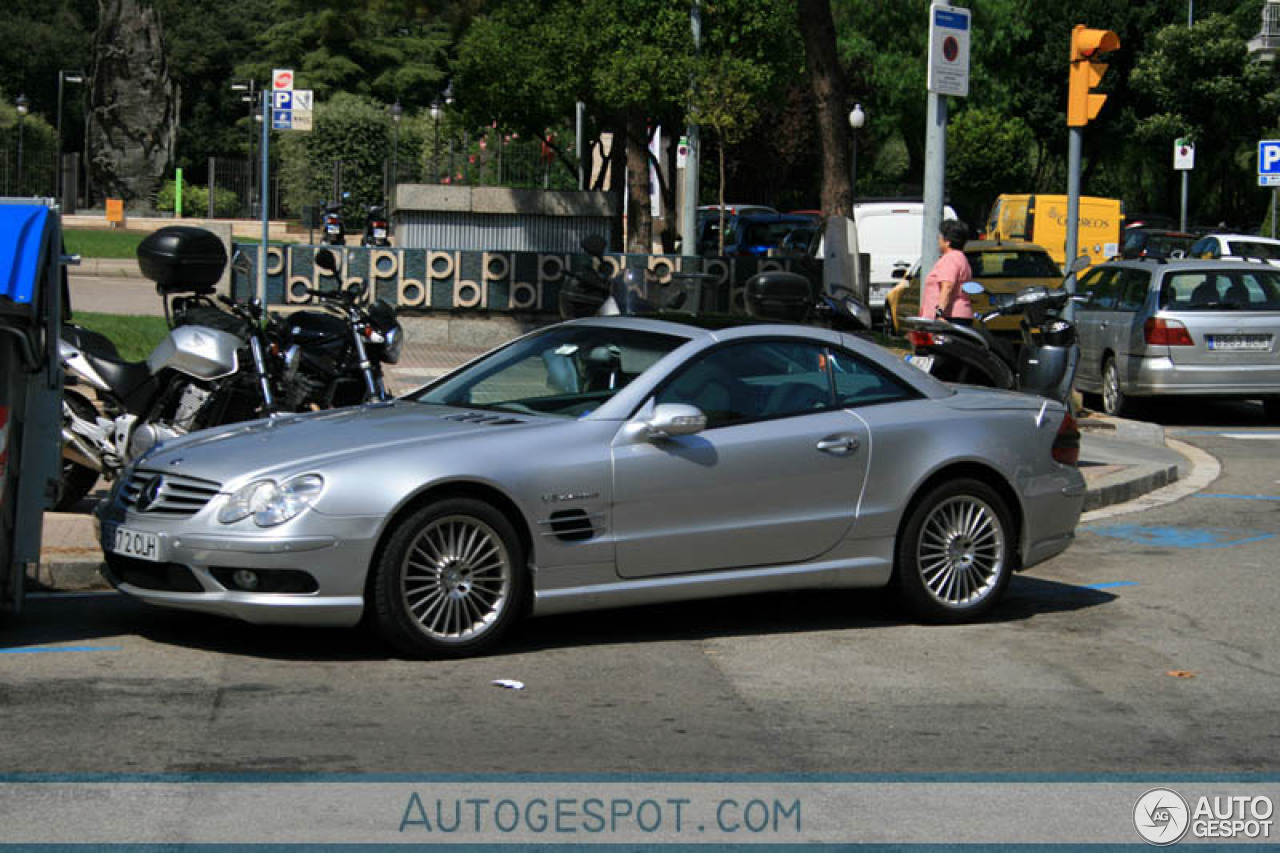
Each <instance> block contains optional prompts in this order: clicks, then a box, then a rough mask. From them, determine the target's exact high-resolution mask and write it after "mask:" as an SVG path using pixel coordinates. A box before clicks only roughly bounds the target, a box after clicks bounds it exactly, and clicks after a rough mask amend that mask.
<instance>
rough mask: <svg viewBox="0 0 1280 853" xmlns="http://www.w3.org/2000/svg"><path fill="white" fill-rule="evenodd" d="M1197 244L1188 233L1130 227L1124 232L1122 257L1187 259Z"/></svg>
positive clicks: (1168, 229) (1139, 226) (1148, 227)
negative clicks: (1193, 245)
mask: <svg viewBox="0 0 1280 853" xmlns="http://www.w3.org/2000/svg"><path fill="white" fill-rule="evenodd" d="M1195 242H1196V236H1195V235H1194V234H1189V233H1187V232H1186V231H1175V230H1173V229H1170V228H1154V227H1151V226H1143V225H1130V226H1129V227H1128V228H1126V229H1125V230H1124V246H1122V247H1121V249H1120V255H1121V257H1125V258H1185V257H1187V256H1188V255H1189V254H1190V252H1191V245H1192V244H1193V243H1195Z"/></svg>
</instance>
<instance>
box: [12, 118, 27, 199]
mask: <svg viewBox="0 0 1280 853" xmlns="http://www.w3.org/2000/svg"><path fill="white" fill-rule="evenodd" d="M28 103H29V102H28V101H27V96H26V95H18V100H17V101H16V102H15V106H17V108H18V195H19V196H21V195H24V194H25V192H24V188H23V184H24V183H25V181H24V180H23V177H24V176H23V174H22V135H23V125H24V123H25V122H26V120H27V111H28V106H27V104H28Z"/></svg>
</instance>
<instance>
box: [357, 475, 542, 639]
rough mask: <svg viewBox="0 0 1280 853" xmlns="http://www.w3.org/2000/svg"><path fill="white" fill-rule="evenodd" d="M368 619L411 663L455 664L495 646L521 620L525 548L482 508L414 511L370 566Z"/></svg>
mask: <svg viewBox="0 0 1280 853" xmlns="http://www.w3.org/2000/svg"><path fill="white" fill-rule="evenodd" d="M373 570H374V572H375V576H374V583H373V591H372V596H373V602H372V604H373V609H374V620H375V622H376V624H377V626H378V629H379V631H380V633H381V634H382V636H383V637H384V638H385V639H386V640H387V642H389V643H390V644H391V645H392V646H394V647H395V648H396V649H397V650H399V651H400V652H403V653H404V654H406V655H409V656H411V657H432V658H460V657H468V656H471V655H477V654H481V653H483V652H485V651H487V650H489V649H490V648H492V647H493V646H494V645H496V644H497V643H498V642H499V641H500V640H501V639H502V637H503V635H505V634H506V633H507V631H508V630H510V628H511V626H512V625H513V624H514V623H515V622H516V620H517V619H519V618H520V616H521V615H522V613H523V611H524V604H525V598H526V595H527V590H528V572H527V570H526V568H525V556H524V548H523V546H522V545H521V544H520V539H519V537H518V536H516V532H515V529H514V528H513V527H512V525H511V522H510V521H509V520H508V519H507V518H506V516H504V515H503V514H502V513H500V512H498V511H497V510H496V509H494V508H493V507H492V506H490V505H489V504H486V503H483V502H482V501H478V500H473V499H471V498H449V499H445V500H441V501H437V502H435V503H432V504H429V505H428V506H426V507H424V508H423V509H420V510H418V511H416V512H414V513H413V514H412V515H410V516H409V517H408V518H406V519H405V520H404V521H403V522H401V523H400V524H399V525H398V526H397V527H396V529H395V531H394V532H393V533H392V534H391V538H390V539H389V540H388V541H387V546H386V547H385V548H384V549H383V551H382V555H381V557H380V558H379V559H378V562H377V563H376V565H375V566H374V569H373Z"/></svg>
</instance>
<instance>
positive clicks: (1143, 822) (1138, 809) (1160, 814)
mask: <svg viewBox="0 0 1280 853" xmlns="http://www.w3.org/2000/svg"><path fill="white" fill-rule="evenodd" d="M1133 825H1134V826H1135V827H1136V828H1137V830H1138V834H1139V835H1141V836H1142V838H1143V840H1144V841H1146V842H1147V843H1149V844H1155V845H1158V846H1160V847H1163V846H1165V845H1167V844H1173V843H1174V842H1175V841H1179V840H1180V839H1181V838H1182V836H1184V835H1186V834H1187V827H1188V826H1190V825H1191V810H1190V809H1188V808H1187V801H1186V800H1184V799H1182V797H1181V796H1179V795H1178V794H1176V793H1174V792H1173V791H1170V790H1169V789H1168V788H1152V789H1151V790H1150V791H1147V792H1146V793H1145V794H1143V795H1142V796H1141V797H1139V798H1138V802H1137V804H1136V805H1134V807H1133Z"/></svg>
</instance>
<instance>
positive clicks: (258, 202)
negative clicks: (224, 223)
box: [196, 157, 285, 219]
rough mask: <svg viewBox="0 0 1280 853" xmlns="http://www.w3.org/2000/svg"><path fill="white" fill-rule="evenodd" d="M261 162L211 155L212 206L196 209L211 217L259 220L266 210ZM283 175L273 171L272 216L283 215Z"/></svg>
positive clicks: (273, 168) (210, 185) (269, 199)
mask: <svg viewBox="0 0 1280 853" xmlns="http://www.w3.org/2000/svg"><path fill="white" fill-rule="evenodd" d="M258 172H259V164H257V163H250V162H249V161H248V160H247V159H236V158H234V157H210V158H209V209H208V210H207V211H204V210H201V211H196V212H197V213H198V214H199V215H201V216H207V217H209V218H210V219H257V218H258V217H259V215H260V211H261V209H262V191H261V189H260V183H259V182H260V176H259V174H258ZM280 186H281V184H280V176H279V175H278V174H277V173H276V171H275V167H274V166H273V167H272V172H271V192H270V195H269V196H268V199H267V204H268V205H269V206H270V214H271V218H272V219H280V218H283V216H284V213H285V208H284V202H283V199H282V198H281V196H280Z"/></svg>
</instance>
